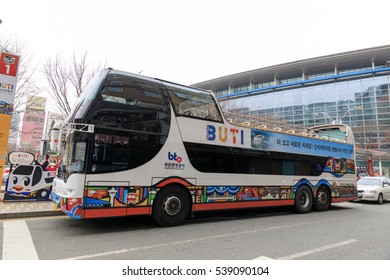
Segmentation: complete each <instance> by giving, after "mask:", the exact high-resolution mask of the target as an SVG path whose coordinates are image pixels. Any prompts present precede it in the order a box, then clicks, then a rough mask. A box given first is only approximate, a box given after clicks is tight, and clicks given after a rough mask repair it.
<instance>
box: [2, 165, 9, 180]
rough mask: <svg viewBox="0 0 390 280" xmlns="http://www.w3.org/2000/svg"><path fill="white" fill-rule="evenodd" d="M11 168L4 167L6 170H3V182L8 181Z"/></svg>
mask: <svg viewBox="0 0 390 280" xmlns="http://www.w3.org/2000/svg"><path fill="white" fill-rule="evenodd" d="M9 170H10V168H9V167H5V168H4V172H3V182H4V183H5V182H7V179H8V176H9Z"/></svg>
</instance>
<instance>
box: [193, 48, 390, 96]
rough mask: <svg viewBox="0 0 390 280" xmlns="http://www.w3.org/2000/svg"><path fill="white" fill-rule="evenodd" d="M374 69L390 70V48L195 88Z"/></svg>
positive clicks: (282, 66)
mask: <svg viewBox="0 0 390 280" xmlns="http://www.w3.org/2000/svg"><path fill="white" fill-rule="evenodd" d="M373 65H387V66H388V67H389V66H390V45H384V46H379V47H373V48H367V49H361V50H354V51H349V52H343V53H338V54H331V55H326V56H320V57H315V58H309V59H304V60H298V61H294V62H288V63H283V64H278V65H274V66H269V67H265V68H259V69H255V70H250V71H245V72H241V73H237V74H232V75H228V76H224V77H219V78H215V79H211V80H208V81H203V82H199V83H196V84H193V85H192V86H194V87H199V88H205V89H211V90H218V89H220V88H226V87H227V86H229V85H249V84H250V83H258V82H267V81H273V80H274V79H275V78H276V79H278V80H280V79H286V78H293V77H302V75H303V74H304V75H315V74H320V73H326V72H334V71H335V69H337V71H342V70H347V69H357V68H364V67H373Z"/></svg>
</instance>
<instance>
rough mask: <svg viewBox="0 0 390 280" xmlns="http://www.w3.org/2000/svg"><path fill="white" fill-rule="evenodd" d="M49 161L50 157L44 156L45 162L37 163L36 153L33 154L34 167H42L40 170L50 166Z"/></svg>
mask: <svg viewBox="0 0 390 280" xmlns="http://www.w3.org/2000/svg"><path fill="white" fill-rule="evenodd" d="M50 159H51V156H49V155H46V156H45V161H44V162H43V163H40V162H39V161H38V153H36V154H35V164H36V165H40V166H41V167H42V170H46V168H47V167H48V166H49V164H50Z"/></svg>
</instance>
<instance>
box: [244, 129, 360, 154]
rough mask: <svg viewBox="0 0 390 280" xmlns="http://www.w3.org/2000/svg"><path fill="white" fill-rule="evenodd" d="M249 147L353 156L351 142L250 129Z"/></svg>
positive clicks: (299, 152) (296, 152)
mask: <svg viewBox="0 0 390 280" xmlns="http://www.w3.org/2000/svg"><path fill="white" fill-rule="evenodd" d="M251 147H252V148H255V149H259V150H268V151H275V152H285V153H292V154H304V155H313V156H324V157H334V158H345V159H353V158H354V147H353V145H352V144H346V143H340V142H334V141H326V140H321V139H318V138H309V137H300V136H296V135H289V134H282V133H275V132H271V131H263V130H256V129H252V132H251Z"/></svg>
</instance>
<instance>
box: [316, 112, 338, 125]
mask: <svg viewBox="0 0 390 280" xmlns="http://www.w3.org/2000/svg"><path fill="white" fill-rule="evenodd" d="M319 114H323V115H324V116H325V117H326V118H328V119H330V122H331V123H332V124H335V123H336V121H335V120H334V119H333V118H332V117H331V116H329V114H328V113H325V112H318V113H314V115H317V116H318V115H319Z"/></svg>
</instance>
